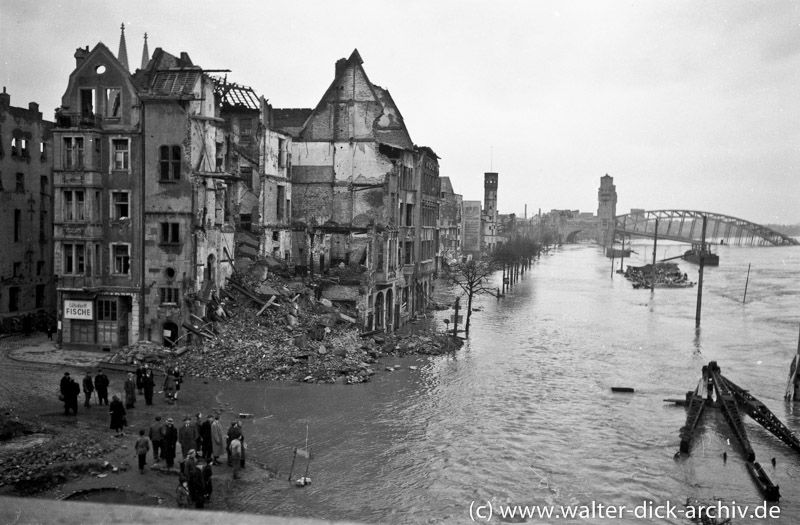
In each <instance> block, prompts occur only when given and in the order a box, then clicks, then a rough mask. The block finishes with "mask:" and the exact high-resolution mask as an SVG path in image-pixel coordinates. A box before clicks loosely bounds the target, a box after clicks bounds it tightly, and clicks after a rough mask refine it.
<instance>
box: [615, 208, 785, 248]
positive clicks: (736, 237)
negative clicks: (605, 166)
mask: <svg viewBox="0 0 800 525" xmlns="http://www.w3.org/2000/svg"><path fill="white" fill-rule="evenodd" d="M703 217H706V240H707V241H712V240H724V241H725V244H735V245H738V246H742V245H747V246H765V245H770V246H792V245H796V244H800V243H798V242H797V241H796V240H795V239H793V238H791V237H789V236H787V235H784V234H782V233H780V232H777V231H775V230H773V229H771V228H767V227H766V226H762V225H760V224H756V223H754V222H750V221H746V220H744V219H739V218H738V217H732V216H730V215H722V214H719V213H712V212H706V211H696V210H653V211H646V212H644V213H641V214H625V215H617V217H616V219H615V236H616V235H628V236H630V235H635V236H640V237H651V238H652V237H655V236H656V233H657V234H658V238H659V239H668V240H672V241H678V242H697V241H700V240H701V238H702V228H703ZM656 223H658V232H656ZM687 230H688V231H687Z"/></svg>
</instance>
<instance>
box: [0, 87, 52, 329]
mask: <svg viewBox="0 0 800 525" xmlns="http://www.w3.org/2000/svg"><path fill="white" fill-rule="evenodd" d="M52 127H53V123H52V122H48V121H46V120H42V113H41V112H40V111H39V105H38V104H36V103H35V102H31V103H30V104H28V107H27V108H18V107H13V106H11V95H10V94H8V93H6V88H3V92H2V93H0V222H2V223H3V224H4V226H3V227H2V229H0V246H2V247H3V250H2V255H0V322H2V324H1V325H0V331H2V332H11V331H16V330H19V329H21V328H23V326H22V323H21V322H14V321H21V320H22V319H23V318H24V317H25V316H28V315H29V314H35V313H40V312H45V311H50V310H52V309H53V308H54V306H55V290H54V286H53V253H52V220H53V205H52V196H53V192H52V182H53V181H52V171H53V149H52V146H53V142H52V134H51V133H52Z"/></svg>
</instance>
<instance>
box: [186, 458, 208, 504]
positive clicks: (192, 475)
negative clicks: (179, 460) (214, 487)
mask: <svg viewBox="0 0 800 525" xmlns="http://www.w3.org/2000/svg"><path fill="white" fill-rule="evenodd" d="M186 479H188V480H189V497H190V498H192V501H193V502H194V508H196V509H202V508H203V506H204V504H205V501H206V480H205V477H204V476H203V469H202V467H200V466H198V465H197V464H196V463H194V462H192V463H189V462H187V463H186Z"/></svg>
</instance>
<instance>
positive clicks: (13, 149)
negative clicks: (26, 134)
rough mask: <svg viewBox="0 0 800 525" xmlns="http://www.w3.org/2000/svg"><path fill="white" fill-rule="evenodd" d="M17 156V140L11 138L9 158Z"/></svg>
mask: <svg viewBox="0 0 800 525" xmlns="http://www.w3.org/2000/svg"><path fill="white" fill-rule="evenodd" d="M17 155H19V151H17V139H16V138H14V137H12V138H11V156H12V157H16V156H17Z"/></svg>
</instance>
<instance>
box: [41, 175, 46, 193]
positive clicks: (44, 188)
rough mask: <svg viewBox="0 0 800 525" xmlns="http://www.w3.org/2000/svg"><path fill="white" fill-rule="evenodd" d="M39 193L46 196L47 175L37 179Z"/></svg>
mask: <svg viewBox="0 0 800 525" xmlns="http://www.w3.org/2000/svg"><path fill="white" fill-rule="evenodd" d="M39 192H40V193H42V194H44V195H47V175H42V176H41V177H39Z"/></svg>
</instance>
